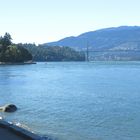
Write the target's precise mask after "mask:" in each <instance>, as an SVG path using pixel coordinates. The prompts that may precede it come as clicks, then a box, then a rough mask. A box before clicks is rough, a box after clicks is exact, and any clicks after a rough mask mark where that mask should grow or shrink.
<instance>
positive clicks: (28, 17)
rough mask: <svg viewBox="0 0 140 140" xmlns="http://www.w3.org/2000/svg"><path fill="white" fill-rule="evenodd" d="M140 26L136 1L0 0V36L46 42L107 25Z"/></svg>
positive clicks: (139, 9)
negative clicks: (9, 35)
mask: <svg viewBox="0 0 140 140" xmlns="http://www.w3.org/2000/svg"><path fill="white" fill-rule="evenodd" d="M124 25H127V26H135V25H136V26H140V0H0V35H4V34H5V32H8V33H10V34H11V36H12V38H13V42H14V43H21V42H22V43H36V44H41V43H47V42H52V41H57V40H59V39H62V38H65V37H68V36H78V35H79V34H81V33H84V32H88V31H94V30H98V29H102V28H108V27H118V26H124Z"/></svg>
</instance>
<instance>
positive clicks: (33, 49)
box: [17, 44, 85, 61]
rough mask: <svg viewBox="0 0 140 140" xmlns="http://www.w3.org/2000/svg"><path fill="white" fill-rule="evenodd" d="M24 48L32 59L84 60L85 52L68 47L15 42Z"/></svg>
mask: <svg viewBox="0 0 140 140" xmlns="http://www.w3.org/2000/svg"><path fill="white" fill-rule="evenodd" d="M17 45H18V46H21V47H24V48H26V49H27V50H28V51H29V52H30V53H31V54H32V56H33V60H34V61H85V54H84V53H81V52H77V51H75V50H74V49H72V48H69V47H59V46H55V47H53V46H46V45H38V46H36V45H35V44H17Z"/></svg>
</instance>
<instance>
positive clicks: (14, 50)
mask: <svg viewBox="0 0 140 140" xmlns="http://www.w3.org/2000/svg"><path fill="white" fill-rule="evenodd" d="M11 40H12V38H11V35H10V34H9V33H5V35H4V36H3V37H2V36H1V37H0V62H11V63H17V62H18V63H20V62H25V61H28V60H32V55H31V54H30V53H29V52H28V50H27V49H25V48H23V47H20V46H17V45H15V44H13V43H12V41H11Z"/></svg>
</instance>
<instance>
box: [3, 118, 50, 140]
mask: <svg viewBox="0 0 140 140" xmlns="http://www.w3.org/2000/svg"><path fill="white" fill-rule="evenodd" d="M0 138H1V139H3V140H50V139H49V138H47V137H41V136H38V135H37V134H35V133H33V132H30V131H28V130H26V129H24V128H21V127H19V126H16V125H14V124H12V123H10V122H7V121H5V120H3V119H2V118H0Z"/></svg>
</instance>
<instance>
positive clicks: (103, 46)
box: [44, 26, 140, 51]
mask: <svg viewBox="0 0 140 140" xmlns="http://www.w3.org/2000/svg"><path fill="white" fill-rule="evenodd" d="M87 44H88V46H89V49H90V50H91V51H95V50H96V51H108V50H109V51H110V50H111V51H122V50H123V51H124V50H125V51H126V50H127V51H128V50H132V51H136V50H140V26H120V27H112V28H105V29H100V30H96V31H90V32H86V33H83V34H81V35H79V36H76V37H74V36H71V37H67V38H64V39H61V40H59V41H56V42H49V43H45V44H44V45H49V46H50V45H51V46H68V47H72V48H74V49H76V50H85V49H86V47H87Z"/></svg>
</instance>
